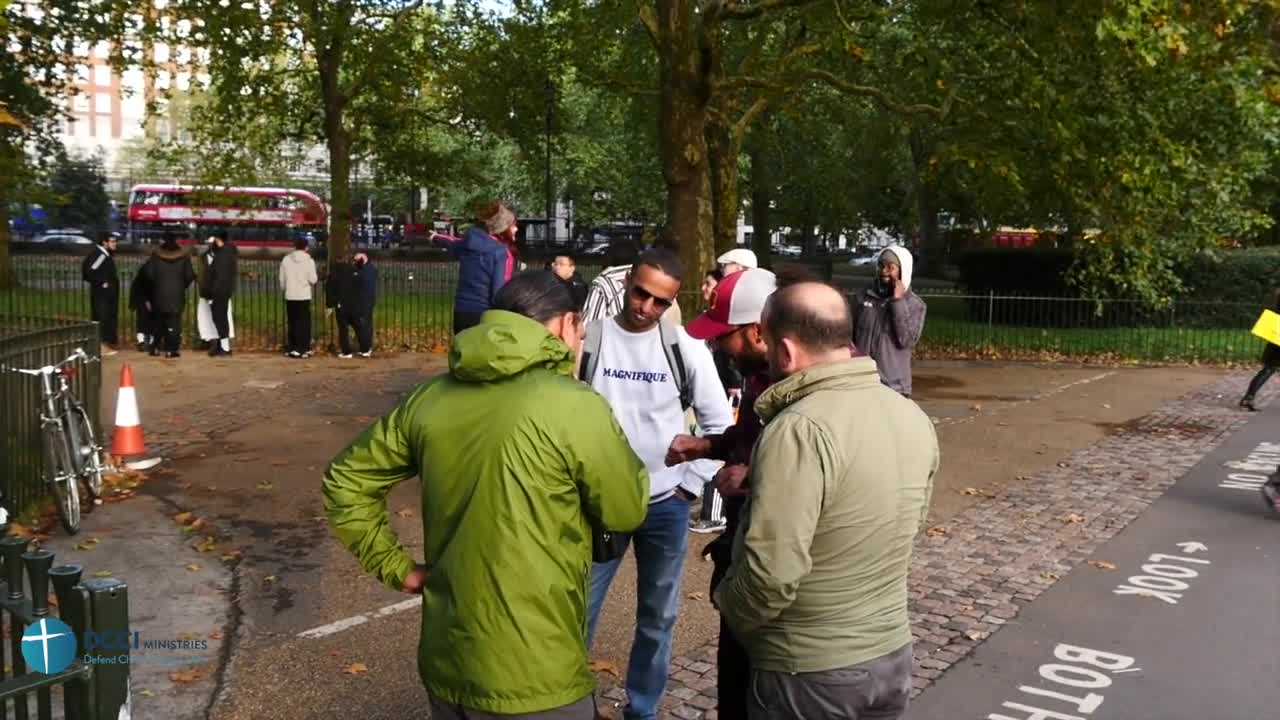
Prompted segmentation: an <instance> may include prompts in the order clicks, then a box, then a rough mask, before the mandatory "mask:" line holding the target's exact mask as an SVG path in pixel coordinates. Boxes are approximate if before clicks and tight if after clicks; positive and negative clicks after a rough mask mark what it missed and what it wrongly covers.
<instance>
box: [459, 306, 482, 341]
mask: <svg viewBox="0 0 1280 720" xmlns="http://www.w3.org/2000/svg"><path fill="white" fill-rule="evenodd" d="M483 314H484V313H483V312H472V311H468V310H454V311H453V334H454V335H457V334H458V333H460V332H462V331H463V330H466V329H467V328H469V327H475V326H476V325H479V324H480V316H481V315H483Z"/></svg>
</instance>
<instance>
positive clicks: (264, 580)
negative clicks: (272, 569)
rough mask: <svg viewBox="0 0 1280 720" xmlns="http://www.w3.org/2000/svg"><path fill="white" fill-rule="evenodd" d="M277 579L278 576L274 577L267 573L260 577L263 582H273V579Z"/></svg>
mask: <svg viewBox="0 0 1280 720" xmlns="http://www.w3.org/2000/svg"><path fill="white" fill-rule="evenodd" d="M279 579H280V578H278V577H276V576H275V575H268V576H266V577H264V578H262V582H264V583H273V582H275V581H277V580H279Z"/></svg>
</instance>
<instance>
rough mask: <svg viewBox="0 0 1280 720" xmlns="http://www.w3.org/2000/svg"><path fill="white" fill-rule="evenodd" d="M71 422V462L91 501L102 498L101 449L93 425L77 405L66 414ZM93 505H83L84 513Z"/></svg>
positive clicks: (90, 510)
mask: <svg viewBox="0 0 1280 720" xmlns="http://www.w3.org/2000/svg"><path fill="white" fill-rule="evenodd" d="M67 419H69V420H70V421H71V439H72V440H73V441H74V443H73V444H74V445H75V447H73V448H72V451H73V452H74V453H75V457H74V458H73V460H74V461H75V465H76V468H77V469H78V470H79V473H80V479H81V480H83V481H84V485H85V489H87V490H88V491H89V499H90V500H91V501H93V500H97V499H98V498H100V497H102V448H100V447H98V440H97V438H96V437H94V434H93V423H91V422H89V413H87V412H85V409H84V408H82V407H80V406H79V405H75V406H73V407H72V408H71V410H70V411H69V412H68V413H67ZM93 506H94V503H93V502H90V503H88V504H87V505H85V512H92V511H93Z"/></svg>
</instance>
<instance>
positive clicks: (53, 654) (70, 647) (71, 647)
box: [22, 618, 76, 675]
mask: <svg viewBox="0 0 1280 720" xmlns="http://www.w3.org/2000/svg"><path fill="white" fill-rule="evenodd" d="M22 657H23V659H24V660H26V661H27V666H28V667H30V668H31V669H32V670H35V671H36V672H42V673H44V674H46V675H52V674H53V673H59V672H62V671H63V670H66V669H67V667H69V666H70V665H71V662H72V661H73V660H75V659H76V635H75V633H74V632H72V630H71V628H70V627H68V626H67V624H66V623H64V622H62V621H61V620H59V619H57V618H41V619H39V620H37V621H35V622H33V623H31V624H30V625H28V626H27V629H26V631H25V632H23V633H22Z"/></svg>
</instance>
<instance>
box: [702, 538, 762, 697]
mask: <svg viewBox="0 0 1280 720" xmlns="http://www.w3.org/2000/svg"><path fill="white" fill-rule="evenodd" d="M735 525H736V523H735ZM736 531H737V528H736V527H734V528H726V529H725V531H724V532H723V533H721V535H720V536H719V537H717V538H716V539H715V540H713V541H712V542H711V543H710V545H709V546H708V548H707V549H706V551H704V552H706V554H708V555H710V556H711V561H712V562H713V563H714V565H715V569H714V570H712V571H711V596H712V597H715V592H716V587H717V586H718V585H719V584H720V581H721V580H723V579H724V575H725V573H726V572H728V570H729V559H730V552H731V549H732V547H733V542H732V540H733V534H731V532H732V533H736ZM726 540H727V541H728V542H726ZM750 693H751V658H750V657H749V656H748V655H747V649H746V648H745V647H743V646H742V643H740V642H738V638H737V637H735V636H734V634H733V631H732V630H730V629H729V624H728V623H726V622H725V621H724V617H721V618H720V642H719V644H718V645H717V647H716V697H717V698H718V699H719V703H718V704H717V705H716V708H717V710H718V717H721V718H724V720H746V718H747V698H748V697H749V696H750Z"/></svg>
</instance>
